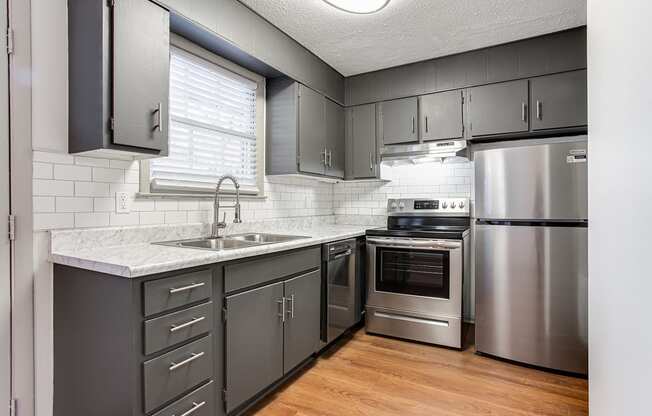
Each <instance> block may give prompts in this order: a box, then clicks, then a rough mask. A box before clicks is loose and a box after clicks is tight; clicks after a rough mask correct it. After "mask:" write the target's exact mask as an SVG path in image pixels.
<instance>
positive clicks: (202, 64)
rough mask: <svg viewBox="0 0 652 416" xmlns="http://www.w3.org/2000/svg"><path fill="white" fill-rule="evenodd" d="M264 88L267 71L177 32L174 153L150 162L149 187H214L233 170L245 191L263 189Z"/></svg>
mask: <svg viewBox="0 0 652 416" xmlns="http://www.w3.org/2000/svg"><path fill="white" fill-rule="evenodd" d="M180 46H181V47H180ZM264 89H265V80H264V78H263V77H261V76H259V75H257V74H254V73H251V72H249V71H247V70H246V69H244V68H240V67H238V66H237V65H235V64H233V63H231V62H228V61H226V60H224V59H222V58H220V57H218V56H216V55H214V54H212V53H210V52H208V51H205V50H203V49H201V48H199V47H197V46H195V45H193V44H190V43H189V42H188V41H186V40H184V39H180V38H175V42H174V45H173V46H172V48H171V52H170V120H169V123H170V124H169V155H168V157H164V158H159V159H153V160H151V161H150V162H149V176H148V177H147V176H146V178H148V179H149V184H148V185H149V191H150V192H156V193H158V192H167V193H171V192H174V193H201V192H213V191H214V190H215V184H216V182H217V179H218V178H219V177H220V176H222V175H225V174H230V175H233V176H235V177H236V178H238V180H239V182H240V186H241V187H240V191H241V192H242V193H249V194H254V195H258V194H260V193H261V191H262V188H263V186H262V180H263V173H264V172H263V171H264V166H263V156H262V154H263V151H264V140H263V136H264V133H263V132H264V107H263V105H264V100H265V95H264ZM225 186H226V183H225ZM226 189H228V188H226Z"/></svg>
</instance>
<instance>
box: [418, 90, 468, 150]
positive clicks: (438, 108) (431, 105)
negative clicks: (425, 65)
mask: <svg viewBox="0 0 652 416" xmlns="http://www.w3.org/2000/svg"><path fill="white" fill-rule="evenodd" d="M463 109H464V106H463V101H462V91H461V90H456V91H446V92H440V93H436V94H429V95H424V96H421V97H419V135H420V137H421V140H422V141H430V140H445V139H459V138H462V137H464V120H463V117H462V114H463Z"/></svg>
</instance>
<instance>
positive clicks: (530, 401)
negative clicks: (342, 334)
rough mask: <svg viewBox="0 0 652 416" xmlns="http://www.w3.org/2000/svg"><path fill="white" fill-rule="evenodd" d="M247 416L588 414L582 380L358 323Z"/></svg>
mask: <svg viewBox="0 0 652 416" xmlns="http://www.w3.org/2000/svg"><path fill="white" fill-rule="evenodd" d="M250 415H256V416H311V415H327V416H343V415H370V416H371V415H373V416H390V415H392V416H393V415H400V416H412V415H414V416H417V415H419V416H421V415H423V416H426V415H427V416H435V415H457V416H460V415H474V416H475V415H501V416H509V415H564V416H570V415H588V382H587V380H585V379H581V378H574V377H568V376H562V375H557V374H552V373H548V372H544V371H539V370H534V369H531V368H526V367H522V366H518V365H514V364H510V363H506V362H503V361H499V360H495V359H491V358H487V357H482V356H479V355H476V354H474V348H473V347H472V346H471V347H468V348H467V349H466V350H465V351H462V352H460V351H456V350H451V349H446V348H438V347H433V346H429V345H424V344H417V343H412V342H405V341H400V340H396V339H390V338H384V337H378V336H372V335H367V334H365V332H364V329H361V330H358V331H357V332H356V333H355V334H354V335H353V336H352V338H351V339H348V340H346V341H345V342H340V343H339V344H338V345H336V346H334V348H331V350H329V352H328V353H327V354H326V355H324V356H322V357H320V358H319V360H318V361H317V362H316V363H315V364H314V365H313V366H312V367H310V368H309V369H307V370H306V371H304V372H303V373H302V374H301V375H299V376H298V377H297V378H296V379H294V380H293V381H291V382H290V383H288V384H287V386H286V387H285V388H284V389H282V390H279V391H278V392H276V393H274V394H272V395H271V396H270V397H268V398H267V399H266V400H264V401H263V402H262V403H260V404H258V405H257V406H256V407H255V408H254V409H253V410H252V411H251V412H250Z"/></svg>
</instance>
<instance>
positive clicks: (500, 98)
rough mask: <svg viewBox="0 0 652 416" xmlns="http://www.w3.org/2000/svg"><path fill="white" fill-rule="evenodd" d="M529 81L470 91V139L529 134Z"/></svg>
mask: <svg viewBox="0 0 652 416" xmlns="http://www.w3.org/2000/svg"><path fill="white" fill-rule="evenodd" d="M527 106H528V82H527V80H518V81H510V82H501V83H499V84H491V85H483V86H480V87H474V88H471V89H469V120H470V125H471V135H472V136H474V137H475V136H487V135H494V134H506V133H518V132H526V131H528V127H529V126H528V111H527Z"/></svg>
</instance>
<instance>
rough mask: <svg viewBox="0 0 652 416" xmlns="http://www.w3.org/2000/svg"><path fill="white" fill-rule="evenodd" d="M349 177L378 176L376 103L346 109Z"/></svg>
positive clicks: (368, 177) (365, 177) (367, 177)
mask: <svg viewBox="0 0 652 416" xmlns="http://www.w3.org/2000/svg"><path fill="white" fill-rule="evenodd" d="M346 141H347V145H346V149H347V175H346V177H347V179H370V178H376V177H378V170H379V169H378V162H377V152H376V151H377V144H376V105H375V104H365V105H358V106H354V107H349V108H347V109H346Z"/></svg>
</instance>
